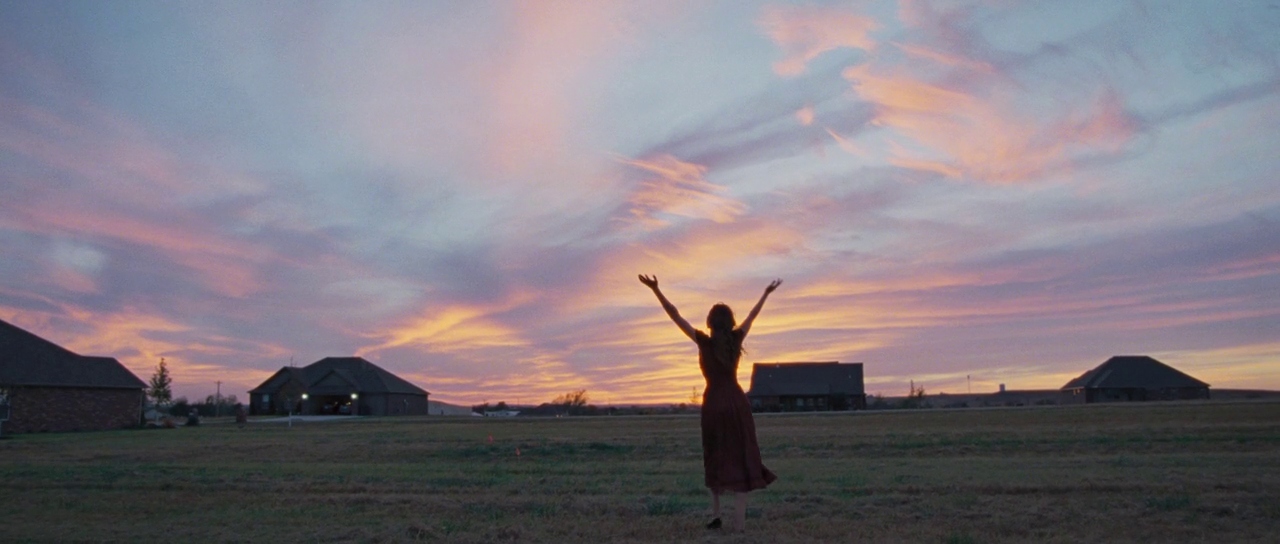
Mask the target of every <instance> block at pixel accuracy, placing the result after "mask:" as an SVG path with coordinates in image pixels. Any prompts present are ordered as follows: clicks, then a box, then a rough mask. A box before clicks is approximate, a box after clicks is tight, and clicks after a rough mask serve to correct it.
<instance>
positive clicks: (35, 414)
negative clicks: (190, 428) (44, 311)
mask: <svg viewBox="0 0 1280 544" xmlns="http://www.w3.org/2000/svg"><path fill="white" fill-rule="evenodd" d="M145 389H146V383H144V382H143V381H142V380H141V379H138V377H137V376H135V375H134V374H133V373H132V372H130V371H129V369H127V368H125V367H124V365H122V364H120V361H117V360H116V359H114V358H111V357H89V356H84V355H79V354H76V353H73V352H72V351H70V350H67V349H65V348H63V347H61V346H59V345H57V344H54V343H53V342H50V341H48V340H45V339H43V338H41V337H39V336H36V335H35V334H32V333H31V332H28V331H26V330H24V329H22V328H20V327H18V326H16V325H13V324H11V323H8V322H5V321H3V320H0V419H3V418H4V417H6V416H7V418H8V420H7V421H4V422H2V423H0V425H2V427H0V431H3V432H6V433H10V432H12V433H24V432H46V431H49V432H58V431H101V430H108V429H122V428H126V427H137V426H138V425H139V424H140V423H141V422H142V406H143V401H144V400H145V397H144V396H143V391H144V390H145Z"/></svg>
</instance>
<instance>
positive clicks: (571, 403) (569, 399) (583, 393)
mask: <svg viewBox="0 0 1280 544" xmlns="http://www.w3.org/2000/svg"><path fill="white" fill-rule="evenodd" d="M587 400H588V398H587V390H586V389H579V390H577V391H570V392H568V393H565V394H563V395H560V396H558V397H556V398H555V400H552V401H551V404H561V405H564V406H565V407H566V408H582V407H584V406H586V405H587Z"/></svg>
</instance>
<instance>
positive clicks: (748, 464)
mask: <svg viewBox="0 0 1280 544" xmlns="http://www.w3.org/2000/svg"><path fill="white" fill-rule="evenodd" d="M733 333H734V334H738V335H740V334H742V332H741V331H740V330H735V331H733ZM694 341H696V342H697V343H698V367H699V368H701V369H702V376H703V377H704V378H706V380H707V388H706V390H705V391H703V393H702V467H703V469H704V470H705V472H706V485H707V487H708V488H710V489H711V490H712V491H715V492H726V491H733V492H739V493H745V492H747V491H752V490H755V489H764V487H765V486H767V485H769V484H771V483H773V481H774V480H776V479H778V477H777V475H775V474H774V473H773V472H771V471H770V470H769V469H767V468H765V466H764V463H763V462H761V461H760V444H759V442H757V441H756V422H755V419H754V418H752V417H751V403H750V401H748V400H747V394H746V393H743V392H742V387H741V386H739V385H738V360H739V359H740V358H741V357H740V356H739V357H734V360H733V361H732V362H730V364H727V365H726V364H722V363H720V362H719V361H717V360H716V355H715V350H714V349H713V348H712V342H711V337H710V336H707V334H706V333H704V332H702V331H697V334H696V335H695V339H694Z"/></svg>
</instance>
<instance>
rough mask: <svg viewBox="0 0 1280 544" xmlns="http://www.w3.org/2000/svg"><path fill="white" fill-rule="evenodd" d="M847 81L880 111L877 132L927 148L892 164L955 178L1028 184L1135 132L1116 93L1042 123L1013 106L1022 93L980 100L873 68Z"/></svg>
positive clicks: (899, 154)
mask: <svg viewBox="0 0 1280 544" xmlns="http://www.w3.org/2000/svg"><path fill="white" fill-rule="evenodd" d="M844 76H845V78H846V79H848V80H849V82H850V83H851V84H852V86H853V90H854V92H855V93H857V94H858V96H859V97H860V98H862V99H863V100H866V101H868V102H871V103H873V104H875V105H876V107H877V114H876V118H875V121H874V123H875V124H876V125H877V126H880V127H883V128H885V129H888V130H890V131H892V133H893V134H896V135H899V136H902V137H904V138H905V139H906V140H908V141H910V142H911V143H912V144H916V145H918V146H920V149H910V150H908V148H906V147H904V146H901V145H894V146H893V147H892V148H893V149H894V154H893V156H891V157H890V158H889V161H890V163H892V164H895V165H898V166H902V167H906V168H912V169H917V170H925V171H933V172H938V173H941V174H943V175H947V176H949V177H962V176H966V177H970V178H973V179H977V180H981V181H988V182H995V183H1010V182H1018V181H1024V180H1027V179H1029V178H1031V177H1034V176H1036V175H1039V174H1041V173H1044V172H1046V171H1051V170H1054V169H1059V168H1065V167H1067V166H1069V165H1070V164H1071V162H1072V159H1073V158H1075V157H1076V156H1078V155H1079V154H1081V153H1084V154H1089V153H1097V152H1106V153H1114V152H1116V151H1119V150H1120V149H1122V148H1123V146H1124V145H1125V144H1126V143H1127V142H1128V141H1129V140H1130V139H1131V138H1132V137H1133V135H1134V134H1135V132H1136V123H1135V122H1134V121H1133V120H1132V119H1131V118H1130V117H1129V116H1128V115H1127V114H1126V113H1125V112H1124V109H1123V106H1122V104H1120V102H1119V98H1118V96H1117V95H1115V93H1102V95H1101V96H1100V98H1099V99H1098V100H1097V101H1096V102H1095V103H1094V104H1093V105H1092V106H1091V107H1089V108H1088V109H1086V110H1084V111H1078V112H1073V113H1072V114H1069V115H1067V116H1063V117H1061V118H1058V119H1042V118H1041V117H1039V116H1025V115H1021V114H1019V113H1018V112H1017V111H1016V109H1014V108H1013V107H1011V106H1009V104H1011V103H1016V98H1015V95H1016V93H1013V92H1012V91H1009V92H1008V93H1005V92H1004V91H1005V89H1003V88H1002V87H1000V86H996V87H993V88H991V89H990V91H989V92H988V94H985V95H981V96H979V95H976V94H973V93H970V92H961V91H959V90H955V89H949V88H945V87H943V86H939V85H936V84H933V83H929V82H927V81H924V80H922V79H920V77H919V76H916V75H913V74H912V73H911V72H909V71H906V70H902V69H895V70H893V71H889V70H884V69H879V68H877V67H876V66H874V65H872V64H862V65H858V66H854V67H850V68H847V69H846V70H845V71H844ZM1006 94H1007V96H1006Z"/></svg>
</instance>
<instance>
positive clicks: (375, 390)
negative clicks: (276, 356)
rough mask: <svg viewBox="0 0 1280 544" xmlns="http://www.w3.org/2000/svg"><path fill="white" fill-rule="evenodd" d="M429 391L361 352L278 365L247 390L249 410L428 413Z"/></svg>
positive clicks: (343, 413) (360, 413)
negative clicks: (289, 364)
mask: <svg viewBox="0 0 1280 544" xmlns="http://www.w3.org/2000/svg"><path fill="white" fill-rule="evenodd" d="M429 395H430V393H428V392H427V391H425V390H423V389H422V388H420V387H418V386H416V385H413V384H412V383H409V382H408V381H405V380H404V379H402V378H400V377H399V376H396V375H395V374H392V373H391V372H388V371H387V370H386V369H384V368H382V367H380V366H378V365H375V364H373V363H371V362H369V361H367V360H365V359H364V358H361V357H325V358H324V359H321V360H319V361H316V362H314V363H311V364H309V365H307V366H304V367H301V368H297V367H290V366H286V367H283V368H281V369H280V370H279V371H277V372H276V373H275V374H272V375H271V377H270V378H267V380H266V381H264V382H262V385H259V386H258V387H255V388H253V389H251V390H249V413H250V414H253V415H265V414H287V413H293V414H307V415H324V414H330V415H369V416H399V415H427V413H428V407H429V404H428V400H427V399H428V396H429Z"/></svg>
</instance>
